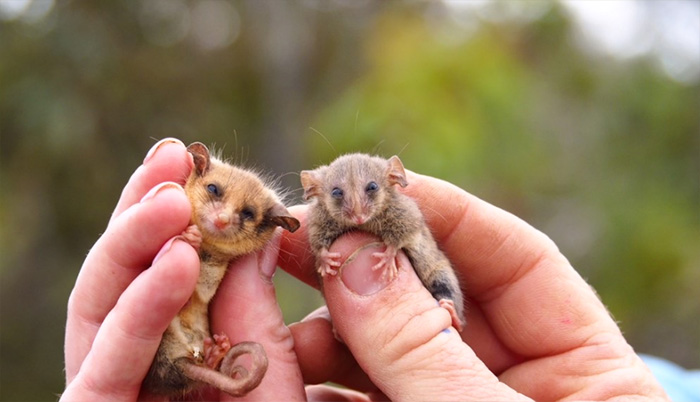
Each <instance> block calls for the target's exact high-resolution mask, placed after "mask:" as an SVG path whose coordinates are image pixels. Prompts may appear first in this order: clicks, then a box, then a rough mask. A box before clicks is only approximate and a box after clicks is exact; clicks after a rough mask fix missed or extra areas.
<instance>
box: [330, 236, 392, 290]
mask: <svg viewBox="0 0 700 402" xmlns="http://www.w3.org/2000/svg"><path fill="white" fill-rule="evenodd" d="M385 248H386V246H385V245H384V243H379V242H374V243H369V244H367V245H364V246H362V247H360V248H358V249H357V250H355V252H353V253H352V254H351V255H350V256H349V257H348V258H347V259H346V260H345V262H344V263H343V265H341V266H340V268H339V272H340V278H341V280H342V281H343V283H344V284H345V286H346V287H347V288H348V289H350V290H351V291H352V292H354V293H357V294H359V295H362V296H369V295H371V294H374V293H377V292H379V291H380V290H382V289H384V288H385V287H387V285H389V283H391V281H392V280H391V279H389V278H388V277H387V275H385V274H384V272H385V271H386V268H381V269H377V270H373V269H372V267H373V266H375V265H376V264H377V262H378V261H377V258H376V257H374V256H373V255H372V254H374V253H378V252H382V251H384V249H385Z"/></svg>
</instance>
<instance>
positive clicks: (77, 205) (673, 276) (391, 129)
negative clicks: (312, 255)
mask: <svg viewBox="0 0 700 402" xmlns="http://www.w3.org/2000/svg"><path fill="white" fill-rule="evenodd" d="M202 4H208V5H209V6H213V7H215V8H216V7H218V8H217V10H219V11H221V12H220V13H218V14H217V15H228V17H229V20H228V22H227V23H228V27H229V28H230V32H229V37H226V36H223V37H220V36H216V35H217V34H216V31H214V33H210V36H209V37H207V36H206V35H205V36H204V38H205V39H206V38H210V39H211V38H212V37H213V39H217V38H218V39H220V40H221V41H223V42H222V43H223V44H221V45H217V42H216V41H214V42H212V41H207V40H204V39H201V38H202V36H201V35H199V36H197V35H195V34H196V33H197V32H204V33H205V34H206V32H207V31H206V30H205V31H201V27H200V28H197V26H196V25H195V23H196V21H197V18H196V16H197V15H199V14H198V11H197V10H199V8H200V7H203V6H202ZM200 11H201V10H200ZM450 12H451V11H450V9H448V8H447V7H446V6H441V5H440V3H416V2H408V3H398V2H388V3H361V4H360V5H356V4H352V3H339V2H316V1H300V2H257V1H254V0H250V1H237V2H219V1H215V0H213V1H206V2H205V1H200V2H197V1H174V0H173V1H165V2H164V1H157V0H153V1H148V0H144V1H136V0H131V1H124V2H90V1H72V2H59V3H58V4H54V5H53V8H52V9H51V10H50V11H49V12H48V14H47V15H45V16H43V17H42V18H41V19H40V20H38V21H28V20H23V19H22V18H12V19H11V18H4V20H0V185H1V186H2V191H1V192H0V220H1V226H0V228H1V231H0V261H1V262H2V265H1V266H0V308H1V311H0V313H1V316H0V322H2V325H1V326H0V335H1V336H2V339H1V343H0V353H1V354H2V358H1V359H0V364H1V367H0V381H1V383H0V399H2V400H46V399H54V395H55V394H57V393H59V392H60V391H61V390H62V388H63V372H62V367H63V352H62V340H63V327H64V322H65V308H66V302H67V298H68V295H69V293H70V290H71V288H72V286H73V283H74V281H75V278H76V275H77V273H78V271H79V268H80V265H81V263H82V259H83V258H84V256H85V254H86V253H87V251H88V250H89V248H90V246H91V244H93V243H94V241H95V240H96V239H97V238H98V236H99V235H100V233H101V231H102V230H103V229H104V227H105V226H106V223H107V220H108V219H109V216H110V211H111V209H112V208H113V207H114V205H115V204H116V201H117V199H118V197H119V193H120V191H121V188H122V187H123V186H124V184H125V183H126V181H127V180H128V177H129V175H130V174H131V173H132V172H133V170H134V169H135V168H136V167H137V166H138V165H139V164H140V163H141V160H142V158H143V156H144V155H145V152H146V151H147V149H148V148H149V147H150V146H151V145H152V144H153V143H154V142H155V141H156V140H157V139H160V138H163V137H166V136H175V137H178V138H180V139H182V140H183V141H184V142H185V143H189V142H191V141H195V140H199V141H203V142H205V143H210V144H212V143H215V144H216V145H217V146H218V147H219V148H223V151H224V154H225V155H231V156H232V157H234V159H235V160H237V161H242V162H243V163H244V164H247V165H253V166H257V167H260V168H263V169H264V170H267V171H270V172H272V173H273V174H275V175H277V176H280V177H282V179H281V181H282V184H283V185H284V186H285V187H287V188H289V189H290V195H291V201H292V202H298V201H299V199H298V198H299V195H300V192H299V187H300V186H299V183H298V177H297V173H296V172H298V171H300V170H302V169H308V168H312V167H314V166H317V165H320V164H324V163H327V162H329V161H330V160H332V159H334V158H335V157H336V156H337V155H338V154H340V153H345V152H351V151H365V152H375V153H379V154H382V155H385V156H390V155H392V154H400V156H401V158H402V160H403V161H404V163H405V165H406V166H407V167H408V168H410V169H412V170H415V171H418V172H421V173H425V174H430V175H433V176H436V177H440V178H443V179H446V180H449V181H451V182H453V183H455V184H458V185H459V186H461V187H463V188H465V189H467V190H468V191H470V192H472V193H474V194H476V195H478V196H479V197H482V198H484V199H486V200H487V201H489V202H491V203H493V204H496V205H498V206H500V207H502V208H504V209H506V210H509V211H511V212H513V213H515V214H517V215H518V216H520V217H522V218H523V219H525V220H527V221H528V222H530V223H531V224H533V225H534V226H535V227H538V228H539V229H541V230H542V231H544V232H545V233H547V234H548V235H549V236H550V237H552V238H553V239H554V241H555V242H556V243H557V244H558V245H559V246H560V248H561V249H562V251H563V252H564V254H565V255H567V256H568V258H569V259H570V260H571V262H572V264H573V265H574V266H575V267H576V268H577V269H578V270H579V272H581V274H582V275H583V276H584V277H585V278H587V279H588V281H589V282H590V283H591V285H593V286H594V287H595V288H596V290H597V291H598V293H599V294H600V296H601V298H602V299H603V301H604V303H605V304H606V305H607V306H608V308H609V309H610V311H611V313H612V314H613V315H614V316H615V318H616V319H617V320H618V321H619V322H620V325H621V327H622V328H623V330H624V331H625V334H626V336H627V338H628V339H629V341H630V342H631V343H632V345H633V346H634V347H635V348H636V349H637V350H638V351H640V352H647V353H653V354H656V355H660V356H663V357H666V358H669V359H671V360H674V361H676V362H678V363H681V364H684V365H686V366H695V367H698V366H700V321H699V320H697V317H698V316H700V299H698V296H697V291H696V287H697V284H699V283H700V247H698V245H700V118H699V115H700V113H699V112H698V111H700V84H698V82H697V81H695V82H690V83H689V82H684V83H681V82H677V81H674V80H673V79H671V78H669V77H668V76H666V75H665V74H664V73H663V72H661V71H660V70H659V69H658V68H657V67H656V65H655V62H654V61H653V60H652V59H651V58H650V57H641V58H637V59H629V60H619V59H615V58H611V57H602V56H596V55H592V54H590V53H588V52H585V51H583V50H582V49H581V48H580V47H578V46H577V45H576V43H575V42H576V41H575V40H574V39H575V38H574V29H573V27H572V21H571V19H570V16H569V15H568V14H567V13H566V12H565V11H564V10H563V8H562V6H561V5H560V4H559V3H556V2H553V3H546V7H545V9H544V11H543V12H542V13H539V14H538V15H537V17H536V18H527V19H522V20H517V19H507V20H500V21H499V20H496V21H494V20H488V19H484V18H479V17H478V16H476V14H472V15H471V16H470V18H471V21H472V23H473V24H472V25H470V28H469V29H466V28H465V27H464V26H461V27H460V26H459V24H455V23H454V18H452V17H454V16H453V15H450ZM183 16H185V17H187V18H185V17H183ZM188 18H189V19H188ZM183 21H185V22H187V21H189V22H187V24H189V25H187V24H185V22H183ZM212 26H215V24H212ZM183 27H184V28H183ZM188 27H189V28H188ZM188 29H189V31H188ZM198 29H199V30H198ZM188 32H189V33H188ZM212 35H213V36H212ZM198 38H199V39H198ZM227 41H228V42H227ZM276 283H277V285H278V295H279V297H280V304H281V305H282V307H283V310H284V312H285V317H287V319H288V321H290V322H292V321H296V320H299V319H300V318H301V317H303V316H304V315H305V314H306V313H308V312H310V311H311V310H312V309H313V308H314V307H315V306H317V305H320V304H321V303H322V301H321V299H320V297H319V295H318V293H317V292H315V291H313V290H310V289H308V288H307V287H305V285H302V284H300V283H299V282H297V281H296V280H294V279H293V278H291V277H290V276H289V275H286V274H282V273H280V274H278V277H277V278H276Z"/></svg>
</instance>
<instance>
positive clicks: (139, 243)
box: [61, 139, 304, 401]
mask: <svg viewBox="0 0 700 402" xmlns="http://www.w3.org/2000/svg"><path fill="white" fill-rule="evenodd" d="M191 168H192V159H191V157H190V155H189V154H188V153H187V151H186V149H185V146H184V145H183V144H182V143H181V142H180V141H177V140H173V139H167V140H163V141H161V142H159V143H158V144H156V145H155V146H154V147H153V149H152V150H151V151H150V152H149V154H148V156H147V157H146V159H145V161H144V164H143V165H142V166H141V167H139V168H138V169H137V170H136V172H135V173H134V174H133V176H132V177H131V179H130V180H129V182H128V184H127V185H126V187H125V188H124V190H123V192H122V195H121V198H120V200H119V202H118V204H117V207H116V209H115V211H114V213H113V215H112V218H111V220H110V222H109V224H108V226H107V229H106V230H105V232H104V234H103V235H102V236H101V237H100V239H99V240H98V241H97V242H96V243H95V245H94V247H93V248H92V249H91V250H90V252H89V254H88V256H87V258H86V259H85V262H84V264H83V266H82V268H81V270H80V274H79V276H78V279H77V281H76V284H75V287H74V289H73V291H72V293H71V296H70V299H69V303H68V319H67V323H66V339H65V362H66V389H65V392H64V393H63V394H62V397H61V399H62V400H67V401H70V400H100V401H102V400H137V399H139V400H143V399H155V398H152V396H149V395H145V394H143V393H142V392H141V383H142V381H143V379H144V377H145V375H146V373H147V371H148V369H149V367H150V365H151V361H152V360H153V356H154V355H155V352H156V350H157V348H158V345H159V344H160V339H161V336H162V334H163V332H164V331H165V329H166V327H167V326H168V324H169V323H170V321H172V319H173V317H175V315H176V314H177V312H178V311H179V310H180V308H181V307H182V306H183V305H184V304H185V303H186V301H187V300H188V299H189V297H190V295H191V294H192V291H193V290H194V286H195V283H196V280H197V276H198V274H199V258H198V256H197V253H196V252H195V250H194V249H193V248H192V247H191V246H190V245H189V244H187V243H185V242H183V241H180V240H176V239H175V237H176V236H178V235H179V234H180V233H182V231H183V230H185V228H186V227H187V226H188V224H189V221H190V214H191V207H190V204H189V201H188V200H187V197H186V196H185V194H184V191H183V190H182V188H181V187H180V185H181V184H183V183H184V180H185V179H186V178H187V177H188V175H189V172H190V170H191ZM278 243H279V236H278V237H277V238H276V239H275V240H273V241H272V242H270V244H269V245H268V246H267V247H266V248H265V249H264V250H262V251H261V252H258V253H254V254H251V255H249V256H246V257H245V258H241V259H240V260H238V261H237V262H236V263H235V264H234V265H232V266H231V267H230V272H229V274H228V275H227V276H226V278H225V279H224V281H223V283H222V285H221V286H220V288H219V292H218V294H217V296H216V297H215V299H214V300H213V301H212V304H211V309H210V314H211V325H212V329H213V331H214V333H221V332H224V333H226V334H227V335H228V336H229V339H230V340H231V342H232V343H234V344H235V343H237V342H239V341H242V340H251V339H253V340H255V341H257V342H259V343H261V344H263V346H264V348H265V350H266V353H267V355H268V358H269V360H270V365H269V367H268V371H267V373H266V376H265V378H264V379H263V382H262V383H261V385H260V386H259V387H258V388H256V389H255V390H253V391H252V392H251V393H249V394H248V395H247V396H246V397H245V398H237V400H241V399H243V400H245V399H246V398H250V399H271V398H273V397H275V396H279V395H285V396H286V398H287V399H289V400H294V399H302V398H303V392H304V389H303V385H302V382H301V374H300V371H299V368H298V364H297V361H296V356H295V354H294V351H293V347H292V338H291V334H290V333H289V330H288V329H287V328H286V327H285V326H284V322H283V320H282V314H281V312H280V309H279V306H278V305H277V303H276V300H275V293H274V287H273V285H272V281H271V280H270V278H271V276H272V274H273V273H274V269H275V266H276V256H277V250H278V249H277V245H278ZM253 323H254V324H253ZM198 396H201V397H202V398H204V399H206V400H212V399H218V397H219V395H218V392H216V391H213V390H207V391H205V392H204V393H203V394H201V395H198ZM221 398H222V399H227V398H229V397H228V395H221Z"/></svg>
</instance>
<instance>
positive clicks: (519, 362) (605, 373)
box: [280, 174, 666, 400]
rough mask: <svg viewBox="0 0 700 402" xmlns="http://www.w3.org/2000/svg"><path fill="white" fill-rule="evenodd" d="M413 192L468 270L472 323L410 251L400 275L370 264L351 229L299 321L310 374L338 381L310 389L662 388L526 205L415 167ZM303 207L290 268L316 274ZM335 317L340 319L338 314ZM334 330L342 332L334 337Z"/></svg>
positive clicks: (598, 393)
mask: <svg viewBox="0 0 700 402" xmlns="http://www.w3.org/2000/svg"><path fill="white" fill-rule="evenodd" d="M409 182H410V183H411V185H410V186H408V187H407V188H406V189H405V190H402V191H404V192H405V193H407V194H408V195H410V196H411V197H413V198H414V199H415V200H416V201H417V202H418V204H419V205H420V207H421V210H422V211H423V213H424V214H425V216H426V220H427V221H428V224H429V226H430V228H431V230H432V232H433V233H434V235H435V237H436V240H437V241H438V243H439V244H440V246H441V248H442V249H443V251H445V253H446V254H447V256H448V257H449V258H450V260H451V261H452V263H453V265H454V267H455V269H456V270H457V273H458V276H459V277H460V278H461V281H462V287H463V288H464V290H465V295H466V296H467V299H468V302H467V305H466V311H467V325H466V326H465V328H464V331H463V332H462V333H461V334H460V333H457V332H456V331H455V330H453V329H452V330H448V331H446V329H447V328H449V327H450V323H451V319H450V315H449V313H448V312H447V311H446V310H445V309H442V308H440V307H439V306H438V304H437V302H436V301H435V300H434V299H433V298H432V297H431V295H430V294H429V293H428V291H427V290H426V289H425V288H424V287H423V286H422V284H421V282H420V281H419V279H418V277H417V276H416V275H415V272H413V270H412V269H408V268H407V267H409V266H410V263H409V261H408V260H407V259H406V257H405V256H403V255H401V254H400V255H399V262H400V267H401V268H400V270H399V274H398V276H397V277H396V278H395V279H394V280H392V281H388V282H387V281H384V280H382V278H381V276H380V275H372V270H371V267H372V266H373V265H374V264H375V262H376V261H375V259H373V258H372V256H371V255H372V253H373V252H375V251H376V250H373V249H372V247H369V248H364V249H362V248H363V247H364V246H365V245H367V244H369V243H371V242H373V241H376V239H373V238H372V237H371V236H369V235H362V234H360V235H357V234H351V235H346V236H344V237H341V238H340V239H338V240H337V241H336V242H335V243H334V244H333V245H332V246H331V247H330V251H331V252H339V253H341V255H342V257H341V261H344V260H345V259H346V258H347V256H349V255H351V254H353V253H355V252H356V250H358V249H361V251H359V252H358V254H357V256H356V258H354V259H353V260H352V262H350V263H347V264H346V265H345V266H343V267H341V268H340V270H339V274H338V275H336V276H330V275H327V276H325V277H324V278H323V292H324V295H325V298H326V302H327V308H322V309H320V310H319V311H316V312H315V313H314V314H312V315H310V316H309V317H307V318H306V319H305V320H303V321H302V322H300V323H298V324H295V325H293V326H292V327H291V330H292V333H293V335H294V340H295V350H296V353H297V356H298V359H299V364H300V365H301V368H302V373H303V374H304V379H305V382H307V383H312V384H313V383H322V382H326V381H333V382H336V383H340V384H343V385H346V386H348V387H349V388H351V389H354V390H356V391H362V392H365V393H366V394H363V395H362V394H358V393H357V392H356V391H348V390H340V389H335V388H329V387H326V386H315V387H310V388H308V389H307V392H308V395H309V397H310V398H312V399H313V398H348V399H354V400H358V399H377V398H379V399H381V398H385V397H388V398H389V399H390V400H527V399H528V397H529V398H533V399H535V400H559V399H565V398H569V399H577V400H599V399H608V398H616V397H617V398H620V397H623V398H624V397H633V396H634V397H639V398H640V399H647V400H651V399H665V398H666V396H665V394H664V391H663V390H662V388H661V386H660V385H659V384H658V382H657V381H656V380H655V379H654V377H653V376H652V374H651V373H650V372H649V370H648V369H647V368H646V366H645V365H644V364H643V363H642V361H641V360H640V359H639V358H638V357H637V355H636V354H635V353H634V351H633V350H632V348H631V347H630V346H629V344H628V343H627V342H626V341H625V339H624V337H623V336H622V333H621V332H620V329H619V328H618V326H617V325H616V324H615V322H614V320H613V319H612V318H611V317H610V314H609V313H608V311H607V310H606V309H605V307H604V306H603V304H602V303H601V302H600V300H599V299H598V297H597V295H596V294H595V292H594V291H593V290H592V289H591V287H590V286H589V285H588V284H587V283H586V282H585V281H584V280H583V279H582V278H581V276H580V275H579V274H578V273H577V272H576V271H575V270H574V269H573V268H572V267H571V265H570V264H569V262H568V261H567V260H566V258H565V257H564V256H563V255H562V254H561V253H560V252H559V250H558V249H557V247H556V246H555V244H554V243H553V242H552V241H551V240H550V239H549V238H547V237H546V236H545V235H544V234H542V233H541V232H539V231H537V230H535V229H534V228H532V227H531V226H529V225H528V224H526V223H525V222H523V221H522V220H520V219H518V218H517V217H515V216H513V215H511V214H509V213H507V212H505V211H503V210H500V209H498V208H496V207H494V206H492V205H490V204H488V203H486V202H484V201H482V200H480V199H478V198H476V197H474V196H472V195H470V194H468V193H466V192H465V191H463V190H461V189H459V188H457V187H455V186H453V185H451V184H449V183H446V182H443V181H440V180H437V179H433V178H430V177H426V176H420V175H416V174H411V175H410V176H409ZM307 209H308V208H307V207H306V206H298V207H295V208H293V209H291V210H290V211H291V212H292V213H293V214H294V215H295V216H296V217H297V218H299V219H300V220H301V221H302V229H303V230H300V231H297V232H296V233H293V234H288V233H285V238H284V239H283V242H282V252H281V253H280V261H281V266H282V267H283V268H284V269H285V270H287V271H289V272H291V273H293V274H294V275H296V276H297V277H299V278H300V279H302V280H304V281H305V282H307V283H309V284H313V283H314V278H313V275H314V274H313V272H314V270H313V261H314V258H313V257H312V256H310V255H309V252H308V248H309V247H308V240H307V237H306V236H307V234H306V230H305V224H304V223H305V221H306V214H307ZM330 317H332V320H333V323H332V325H331V323H330V321H329V320H330ZM332 328H335V331H337V335H338V336H339V337H340V338H341V339H343V341H344V344H342V343H340V342H338V341H337V340H336V337H335V336H334V333H333V331H332Z"/></svg>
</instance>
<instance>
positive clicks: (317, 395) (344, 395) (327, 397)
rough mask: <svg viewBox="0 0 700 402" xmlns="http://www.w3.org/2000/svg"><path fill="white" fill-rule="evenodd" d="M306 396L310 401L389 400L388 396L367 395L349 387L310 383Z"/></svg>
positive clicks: (353, 401)
mask: <svg viewBox="0 0 700 402" xmlns="http://www.w3.org/2000/svg"><path fill="white" fill-rule="evenodd" d="M306 397H307V398H308V400H309V401H337V402H342V401H347V402H369V401H388V400H389V399H387V398H386V396H384V395H381V394H376V395H367V394H363V393H360V392H357V391H353V390H349V389H340V388H336V387H330V386H327V385H309V386H307V387H306Z"/></svg>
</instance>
